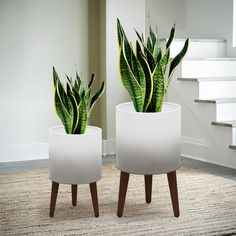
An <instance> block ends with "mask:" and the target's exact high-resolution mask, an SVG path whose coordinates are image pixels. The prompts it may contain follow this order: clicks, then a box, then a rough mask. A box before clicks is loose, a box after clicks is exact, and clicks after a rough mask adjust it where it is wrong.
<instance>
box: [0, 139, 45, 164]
mask: <svg viewBox="0 0 236 236" xmlns="http://www.w3.org/2000/svg"><path fill="white" fill-rule="evenodd" d="M40 159H48V144H47V143H32V144H17V145H6V146H0V162H14V161H29V160H40Z"/></svg>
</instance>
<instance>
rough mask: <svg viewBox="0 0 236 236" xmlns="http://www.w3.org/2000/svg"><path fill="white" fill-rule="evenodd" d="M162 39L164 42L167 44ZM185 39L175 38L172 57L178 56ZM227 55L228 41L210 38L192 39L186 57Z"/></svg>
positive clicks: (171, 52) (172, 45)
mask: <svg viewBox="0 0 236 236" xmlns="http://www.w3.org/2000/svg"><path fill="white" fill-rule="evenodd" d="M166 41H167V40H165V41H162V44H163V43H164V44H166ZM184 42H185V39H175V40H173V42H172V43H171V47H170V57H174V56H176V55H177V54H178V53H179V52H180V50H181V49H182V48H183V46H184ZM225 56H226V42H225V41H224V40H221V41H220V40H218V41H214V40H212V41H210V40H207V39H206V40H204V39H201V40H199V41H198V40H194V39H190V41H189V48H188V51H187V54H186V55H185V58H193V57H225Z"/></svg>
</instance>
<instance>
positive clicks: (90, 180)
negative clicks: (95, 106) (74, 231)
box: [49, 126, 102, 217]
mask: <svg viewBox="0 0 236 236" xmlns="http://www.w3.org/2000/svg"><path fill="white" fill-rule="evenodd" d="M101 169H102V131H101V129H100V128H98V127H93V126H87V128H86V132H85V134H66V133H65V131H64V128H63V127H62V126H59V127H54V128H51V129H50V130H49V178H50V179H51V180H52V190H51V202H50V213H49V215H50V217H53V215H54V211H55V206H56V200H57V193H58V189H59V184H70V185H71V192H72V205H73V206H76V204H77V185H78V184H89V186H90V192H91V197H92V202H93V208H94V214H95V217H98V216H99V206H98V197H97V183H96V182H97V181H98V180H99V179H101V177H102V176H101Z"/></svg>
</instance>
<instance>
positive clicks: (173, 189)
mask: <svg viewBox="0 0 236 236" xmlns="http://www.w3.org/2000/svg"><path fill="white" fill-rule="evenodd" d="M167 177H168V183H169V189H170V196H171V201H172V207H173V211H174V216H175V217H179V200H178V188H177V180H176V171H173V172H170V173H167Z"/></svg>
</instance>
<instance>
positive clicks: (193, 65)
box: [181, 57, 236, 78]
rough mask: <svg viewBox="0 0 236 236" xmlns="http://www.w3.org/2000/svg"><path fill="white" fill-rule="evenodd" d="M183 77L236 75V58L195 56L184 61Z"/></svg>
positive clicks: (182, 67)
mask: <svg viewBox="0 0 236 236" xmlns="http://www.w3.org/2000/svg"><path fill="white" fill-rule="evenodd" d="M181 70H182V77H183V78H198V77H221V76H223V77H234V76H236V58H227V57H226V58H194V59H185V60H183V61H182V66H181Z"/></svg>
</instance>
